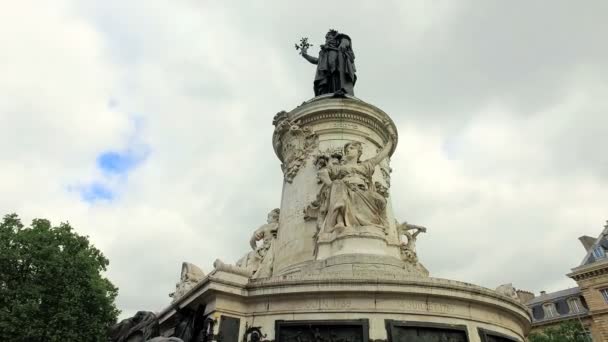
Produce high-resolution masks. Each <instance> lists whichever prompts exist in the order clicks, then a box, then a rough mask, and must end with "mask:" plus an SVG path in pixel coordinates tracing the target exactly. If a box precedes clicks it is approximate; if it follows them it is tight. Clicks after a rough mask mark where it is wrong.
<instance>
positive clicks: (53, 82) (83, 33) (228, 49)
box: [0, 1, 608, 315]
mask: <svg viewBox="0 0 608 342" xmlns="http://www.w3.org/2000/svg"><path fill="white" fill-rule="evenodd" d="M327 6H329V7H327ZM505 6H507V4H502V5H501V4H499V3H487V4H486V3H484V5H483V6H482V5H480V4H479V3H475V4H472V3H468V2H464V3H459V4H458V6H456V5H455V4H454V3H452V2H449V3H448V2H439V3H436V4H433V5H431V4H430V3H429V2H427V1H414V2H408V3H402V2H393V3H387V4H385V5H384V6H383V7H377V6H376V5H374V6H372V5H370V3H367V2H361V3H359V4H356V3H353V2H346V1H344V2H332V3H331V4H326V3H322V2H313V3H310V2H307V3H289V4H287V3H284V2H276V3H274V4H270V3H268V4H265V5H264V7H260V5H259V4H253V3H249V4H245V3H241V4H239V6H238V7H237V6H233V5H230V4H224V3H222V4H219V3H218V4H210V3H206V2H197V1H192V2H179V3H177V2H175V1H152V2H150V1H146V2H137V1H135V2H119V1H104V2H96V3H86V4H85V3H79V2H70V1H55V2H53V3H52V4H51V3H44V2H28V1H21V2H19V3H11V4H10V6H9V5H4V6H3V8H2V11H0V19H1V20H0V43H1V44H2V46H3V51H2V53H1V54H0V74H2V75H3V77H2V78H0V92H1V93H2V94H3V96H2V97H0V127H2V131H1V134H0V170H2V177H1V178H0V193H2V194H3V196H1V197H0V212H4V213H6V212H12V211H16V212H18V213H19V214H21V215H22V217H24V218H25V219H26V220H29V219H31V218H33V217H47V218H49V219H52V220H53V221H54V222H58V221H61V220H69V221H70V222H71V223H72V224H73V225H74V226H75V227H76V228H77V230H78V231H79V232H81V233H83V234H88V235H90V237H91V240H92V241H93V243H94V244H95V245H96V246H97V247H99V248H100V249H101V250H102V251H103V252H104V253H105V254H106V256H107V257H108V258H109V259H110V262H111V264H110V269H109V272H108V275H109V277H110V278H111V280H112V281H113V282H114V283H115V284H116V285H117V286H118V287H119V289H120V295H119V299H118V304H119V307H120V308H121V309H123V310H124V311H125V315H126V314H130V313H133V312H134V311H136V310H138V309H146V310H159V309H161V308H162V307H163V306H164V305H165V304H167V303H168V302H169V298H168V297H167V296H166V295H167V293H169V292H171V291H172V290H173V286H174V282H175V281H176V280H177V278H178V275H179V267H180V263H181V262H182V261H190V262H194V263H196V264H198V265H200V266H201V267H202V268H203V270H205V271H209V270H210V268H211V263H212V261H213V259H215V258H216V257H220V258H222V259H225V260H227V261H231V260H235V259H236V258H237V257H239V256H240V255H241V254H242V253H244V252H245V251H246V249H247V240H248V237H249V234H250V232H251V231H252V230H253V229H255V228H256V227H257V226H258V225H259V224H261V223H263V222H264V219H265V216H266V213H267V211H268V210H269V209H271V208H274V207H276V206H278V205H279V200H280V194H281V184H282V175H281V172H280V167H279V162H278V160H277V159H276V157H275V156H274V153H273V151H272V147H271V143H270V139H271V134H272V126H271V120H272V117H273V115H274V114H275V113H276V112H278V111H279V110H282V109H287V110H289V109H291V108H293V107H295V106H296V105H298V104H300V103H301V102H302V101H304V100H306V99H308V98H310V97H311V96H312V87H311V81H312V76H313V73H314V68H313V66H311V65H309V64H307V63H305V62H304V61H302V60H301V59H300V58H298V56H297V54H296V53H295V51H294V50H293V43H294V42H295V41H297V40H298V39H299V38H300V37H302V36H308V37H310V40H311V42H313V44H315V45H318V43H319V42H320V41H321V40H322V37H323V35H324V33H325V30H326V29H327V28H330V27H332V28H336V29H339V30H342V31H344V32H347V33H348V34H350V35H351V37H352V38H353V42H354V47H355V53H356V54H357V67H358V70H359V83H358V84H357V87H356V92H357V95H358V96H359V97H360V98H362V99H364V100H367V101H369V102H371V103H373V104H375V105H377V106H379V107H381V108H383V109H384V110H385V111H386V112H387V113H389V114H390V115H391V116H392V117H393V119H394V120H395V121H396V122H397V124H398V126H399V130H400V144H399V146H398V148H397V153H396V155H395V156H394V157H393V161H392V162H393V169H394V170H395V171H394V174H393V188H392V194H393V207H394V208H395V211H396V213H397V215H398V217H399V218H400V219H403V220H408V221H410V222H415V223H420V224H423V225H426V226H428V227H429V233H428V234H427V235H426V236H424V237H423V238H422V239H421V242H420V244H419V252H420V255H421V258H422V261H423V262H424V263H425V264H426V265H427V267H428V268H429V269H430V271H431V273H432V274H433V275H435V276H440V277H448V278H455V279H459V280H465V281H469V282H474V283H479V284H481V285H485V286H490V287H494V286H496V285H498V284H500V283H506V282H513V283H514V284H515V286H520V287H524V288H527V289H531V290H540V289H545V290H548V291H551V290H558V289H560V286H565V285H566V284H570V283H569V280H568V279H566V278H565V277H564V274H565V273H567V272H568V270H569V268H570V267H573V266H576V264H577V263H578V262H579V261H580V258H581V257H582V255H583V254H584V253H583V251H582V248H581V247H579V246H578V244H579V243H578V241H577V240H576V238H577V237H578V236H579V235H582V234H589V235H595V234H596V233H597V231H599V229H601V224H602V222H603V220H604V219H605V207H606V206H605V203H606V200H605V195H604V194H605V193H606V190H607V189H606V188H607V187H608V177H606V174H607V173H606V172H608V163H607V160H606V157H605V153H602V150H601V148H602V146H606V145H607V143H608V141H606V140H607V139H608V138H606V135H605V134H603V131H602V130H603V128H604V127H606V124H607V122H606V120H607V119H606V118H607V117H608V116H606V115H605V114H604V113H605V111H606V110H607V109H608V103H607V101H606V100H605V99H604V98H605V96H603V94H605V93H606V88H607V86H608V85H607V83H606V81H605V80H606V77H605V75H606V74H607V72H606V71H607V69H608V68H607V65H608V63H606V62H605V61H606V60H608V59H606V58H604V57H605V56H606V51H607V50H606V48H604V47H603V46H605V44H603V43H601V44H599V45H598V43H597V41H595V39H594V38H593V37H601V34H600V33H601V32H606V31H607V30H608V28H607V27H606V25H605V24H603V23H604V22H605V21H604V20H603V18H602V17H601V16H600V15H599V14H600V13H603V12H602V11H601V10H596V11H591V10H588V9H580V6H579V7H577V9H576V10H575V9H571V8H569V7H568V5H567V4H566V3H560V2H555V3H553V6H554V8H553V12H552V16H550V17H546V12H545V11H544V9H539V8H534V7H531V6H523V5H516V4H509V5H508V6H510V7H505ZM517 6H520V7H517ZM598 6H602V5H598ZM270 7H272V8H273V10H272V11H269V10H268V8H270ZM589 11H590V12H589ZM335 13H341V15H340V16H337V15H336V14H335ZM594 13H596V14H594ZM566 14H568V15H566ZM540 16H542V17H543V21H542V23H541V20H539V17H540ZM513 17H517V18H518V20H519V23H520V24H518V25H511V22H510V20H511V19H512V18H513ZM24 18H27V20H24ZM362 18H365V20H362ZM566 19H567V20H566ZM577 22H578V23H579V24H580V25H577V24H576V23H577ZM582 23H584V24H585V25H583V24H582ZM547 25H548V26H547ZM514 26H515V27H514ZM545 27H551V28H553V29H552V30H553V31H551V30H546V29H545ZM591 33H592V34H591ZM571 43H572V44H574V47H573V48H571V49H566V47H567V46H570V45H569V44H571ZM600 45H601V46H600ZM133 118H137V120H133ZM134 141H135V142H136V143H137V144H138V146H139V147H142V146H143V147H145V150H146V151H147V154H146V159H145V161H143V162H141V163H140V164H138V166H137V167H136V168H133V169H132V170H131V171H130V172H129V173H127V174H125V175H121V177H116V178H111V177H110V178H108V177H107V175H104V173H103V172H102V170H100V169H99V168H98V167H97V165H96V159H97V157H98V156H99V155H100V153H103V152H106V151H125V150H128V149H129V148H130V146H131V145H132V144H133V143H134ZM100 180H101V181H104V182H107V183H108V184H109V185H110V186H111V187H112V189H113V190H115V191H116V193H117V197H116V198H115V199H114V200H113V201H100V202H96V203H93V204H91V203H87V202H84V201H83V200H82V198H81V196H80V194H78V193H77V192H73V191H72V192H70V191H69V187H70V186H74V185H79V184H90V183H91V182H95V181H100Z"/></svg>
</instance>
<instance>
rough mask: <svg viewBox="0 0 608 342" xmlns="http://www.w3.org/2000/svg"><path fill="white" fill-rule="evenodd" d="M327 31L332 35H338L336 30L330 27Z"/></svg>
mask: <svg viewBox="0 0 608 342" xmlns="http://www.w3.org/2000/svg"><path fill="white" fill-rule="evenodd" d="M327 33H329V34H330V35H332V36H337V35H338V31H336V30H334V29H330V30H329V32H327Z"/></svg>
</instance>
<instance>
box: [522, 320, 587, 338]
mask: <svg viewBox="0 0 608 342" xmlns="http://www.w3.org/2000/svg"><path fill="white" fill-rule="evenodd" d="M528 341H530V342H591V337H589V336H588V335H587V332H586V331H585V330H584V329H583V326H582V325H581V323H580V322H578V321H575V320H570V321H566V322H563V323H560V324H559V325H557V326H552V327H548V328H546V329H543V330H542V331H540V332H536V333H532V334H530V335H529V336H528Z"/></svg>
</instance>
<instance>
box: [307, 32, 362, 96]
mask: <svg viewBox="0 0 608 342" xmlns="http://www.w3.org/2000/svg"><path fill="white" fill-rule="evenodd" d="M343 41H344V44H343V45H345V47H344V48H343V49H340V44H341V43H342V42H343ZM355 72H356V69H355V53H354V52H353V49H352V47H351V40H350V37H349V36H347V35H345V34H339V35H337V36H336V38H335V39H333V40H331V41H329V42H327V44H325V45H322V46H321V51H320V52H319V61H318V63H317V73H316V75H315V81H314V90H315V96H319V95H322V94H332V93H335V92H337V91H340V90H342V89H343V91H345V92H346V93H347V94H350V95H355V92H354V86H355V82H356V81H357V75H356V74H355Z"/></svg>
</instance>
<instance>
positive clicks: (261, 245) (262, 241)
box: [213, 208, 281, 279]
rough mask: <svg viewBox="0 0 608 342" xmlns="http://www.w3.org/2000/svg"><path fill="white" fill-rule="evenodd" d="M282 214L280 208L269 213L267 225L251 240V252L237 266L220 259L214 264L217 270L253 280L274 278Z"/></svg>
mask: <svg viewBox="0 0 608 342" xmlns="http://www.w3.org/2000/svg"><path fill="white" fill-rule="evenodd" d="M280 213H281V211H280V209H278V208H275V209H273V210H271V211H270V212H269V213H268V218H267V223H266V224H263V225H262V226H260V227H259V228H258V229H256V230H255V231H254V232H253V234H252V235H251V239H250V240H249V245H250V247H251V251H249V252H248V253H247V254H245V255H244V256H243V257H241V258H240V259H239V260H238V261H237V262H236V265H230V264H226V263H224V262H222V261H221V260H219V259H218V260H216V261H215V263H214V264H213V265H214V267H215V269H217V270H221V271H225V272H229V273H235V274H240V275H245V276H248V277H251V278H252V279H257V278H266V277H270V276H272V271H273V265H274V254H275V253H274V249H275V245H276V239H277V233H278V231H279V215H280Z"/></svg>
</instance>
